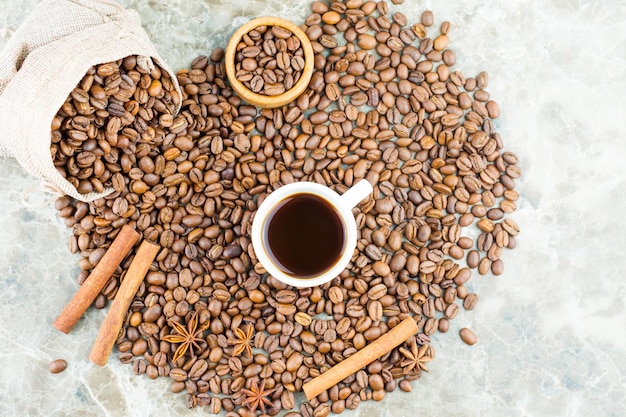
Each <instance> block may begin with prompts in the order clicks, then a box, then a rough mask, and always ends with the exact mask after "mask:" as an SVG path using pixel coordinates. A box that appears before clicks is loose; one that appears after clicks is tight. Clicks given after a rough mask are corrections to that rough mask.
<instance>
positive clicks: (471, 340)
mask: <svg viewBox="0 0 626 417" xmlns="http://www.w3.org/2000/svg"><path fill="white" fill-rule="evenodd" d="M459 335H460V336H461V340H463V342H465V343H466V344H468V345H473V344H475V343H476V342H477V341H478V339H477V337H476V334H475V333H474V332H473V331H471V330H470V329H468V328H467V327H464V328H462V329H461V330H460V331H459Z"/></svg>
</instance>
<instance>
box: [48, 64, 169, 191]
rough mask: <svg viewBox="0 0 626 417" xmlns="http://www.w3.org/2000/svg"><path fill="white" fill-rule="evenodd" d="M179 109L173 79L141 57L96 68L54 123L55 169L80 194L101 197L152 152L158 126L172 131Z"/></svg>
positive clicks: (53, 156) (82, 82)
mask: <svg viewBox="0 0 626 417" xmlns="http://www.w3.org/2000/svg"><path fill="white" fill-rule="evenodd" d="M179 104H180V97H179V94H178V92H177V91H176V89H175V87H174V84H173V83H172V80H171V79H170V77H169V74H168V73H167V72H166V71H161V69H160V68H159V67H158V66H156V67H155V68H154V70H150V69H149V68H147V66H143V65H138V64H137V56H129V57H126V58H125V59H123V60H119V61H117V62H109V63H105V64H101V65H97V66H94V67H92V68H90V69H89V70H88V72H87V74H86V75H85V77H83V79H82V81H81V82H80V83H79V84H78V85H77V86H76V88H74V90H73V91H72V93H71V94H70V95H69V96H68V97H67V99H66V100H65V103H64V104H63V106H62V107H61V109H60V110H59V112H58V113H57V115H56V117H55V118H54V119H53V121H52V138H51V142H52V144H51V147H50V151H51V154H52V160H53V163H54V165H55V167H57V169H58V170H59V172H60V173H61V174H62V175H64V176H65V178H66V179H67V180H68V181H69V182H70V183H71V184H72V185H74V187H75V188H76V189H77V190H78V192H79V193H81V194H88V193H90V192H92V191H96V192H98V193H101V192H103V191H104V189H105V187H110V186H111V183H112V182H113V181H120V179H121V174H120V173H121V172H128V171H129V170H130V166H131V161H130V156H129V155H135V154H137V153H138V152H139V153H141V152H145V151H146V150H149V148H148V143H150V142H152V141H154V140H156V139H157V137H156V131H155V129H154V126H155V125H157V124H158V125H160V126H162V127H169V126H171V125H172V121H173V116H172V115H173V113H174V112H175V109H176V106H177V105H179ZM137 148H139V150H137ZM116 174H118V175H116ZM116 177H117V178H116Z"/></svg>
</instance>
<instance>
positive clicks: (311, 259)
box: [263, 193, 345, 278]
mask: <svg viewBox="0 0 626 417" xmlns="http://www.w3.org/2000/svg"><path fill="white" fill-rule="evenodd" d="M265 228H266V233H264V234H263V235H264V236H265V240H266V241H265V242H264V246H265V248H266V250H267V254H268V255H269V257H270V258H271V259H272V261H273V262H274V263H275V264H276V266H277V267H278V268H279V269H280V270H282V271H283V272H284V273H285V274H288V275H291V276H294V277H298V278H308V277H315V276H317V275H319V274H322V273H324V272H325V271H327V270H328V269H330V268H331V267H332V266H333V265H334V264H335V263H337V261H338V260H339V258H340V257H341V255H342V253H343V249H344V245H345V231H344V228H345V226H344V224H343V222H342V220H341V217H340V215H339V213H338V212H337V211H336V210H335V208H334V207H333V205H332V204H331V203H329V202H328V201H326V200H325V199H324V198H321V197H319V196H317V195H315V194H309V193H298V194H294V195H292V196H289V197H287V198H285V199H284V200H282V201H280V202H279V203H278V204H276V206H275V207H274V208H273V209H272V210H271V212H270V214H269V215H268V216H267V220H266V222H265Z"/></svg>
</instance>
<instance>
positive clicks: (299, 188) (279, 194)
mask: <svg viewBox="0 0 626 417" xmlns="http://www.w3.org/2000/svg"><path fill="white" fill-rule="evenodd" d="M372 190H373V188H372V185H371V184H370V183H369V181H367V180H361V181H359V182H358V183H356V184H355V185H353V186H352V187H351V188H350V189H348V191H346V192H345V193H343V195H339V194H337V193H336V192H335V191H333V190H332V189H331V188H329V187H326V186H324V185H321V184H317V183H313V182H294V183H291V184H287V185H284V186H282V187H280V188H278V189H277V190H275V191H274V192H272V193H271V194H270V195H269V196H268V197H267V198H266V199H265V200H264V201H263V203H262V204H261V206H260V207H259V208H258V210H257V212H256V214H255V216H254V220H253V222H252V245H253V247H254V252H255V254H256V257H257V259H258V260H259V262H261V265H263V267H264V268H265V270H266V271H267V272H268V273H269V274H271V275H272V276H273V277H274V278H276V279H278V280H280V281H282V282H283V283H285V284H288V285H292V286H294V287H299V288H304V287H313V286H316V285H322V284H324V283H326V282H328V281H331V280H332V279H333V278H336V277H337V276H338V275H339V274H340V273H341V272H342V271H343V270H344V269H345V268H346V266H347V265H348V263H349V262H350V259H351V258H352V255H353V253H354V249H355V248H356V241H357V227H356V222H355V220H354V215H353V214H352V208H353V207H355V206H356V205H357V204H358V203H359V202H361V201H362V200H363V199H365V198H366V197H367V196H368V195H370V194H371V193H372ZM298 194H309V195H311V196H313V197H317V198H319V199H321V200H323V201H324V202H325V203H326V204H327V205H328V206H330V207H332V209H334V211H335V213H336V214H337V217H338V218H339V219H340V222H341V224H342V227H343V247H342V250H341V254H340V256H339V257H338V259H337V260H336V261H335V262H334V263H333V264H332V265H331V266H330V267H328V268H326V269H325V270H323V271H321V272H320V273H319V274H315V275H313V276H307V277H305V278H303V277H299V276H296V275H294V274H292V273H289V272H288V271H285V270H284V269H285V268H284V267H283V266H282V265H279V264H277V262H276V261H275V260H273V259H272V256H271V249H270V248H269V242H268V239H267V235H268V227H269V222H270V220H268V218H269V217H270V216H272V215H273V213H275V212H276V210H279V208H277V206H279V205H280V204H281V202H284V201H285V200H288V199H290V198H292V197H294V196H296V195H298Z"/></svg>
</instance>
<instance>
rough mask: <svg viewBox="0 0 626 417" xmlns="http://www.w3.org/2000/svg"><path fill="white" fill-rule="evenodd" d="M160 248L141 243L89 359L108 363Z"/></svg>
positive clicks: (103, 363) (148, 243) (98, 363)
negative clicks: (130, 308) (133, 302)
mask: <svg viewBox="0 0 626 417" xmlns="http://www.w3.org/2000/svg"><path fill="white" fill-rule="evenodd" d="M159 250H160V247H159V246H157V245H155V244H153V243H150V242H148V241H145V240H144V241H143V242H142V243H141V246H140V247H139V250H138V251H137V254H136V255H135V258H134V259H133V261H132V262H131V264H130V267H129V268H128V271H126V276H124V279H123V280H122V283H121V284H120V287H119V289H118V290H117V294H116V295H115V299H114V300H113V304H112V305H111V309H110V310H109V312H108V314H107V316H106V318H105V319H104V322H103V323H102V326H101V327H100V332H99V333H98V337H97V338H96V341H95V342H94V345H93V348H92V349H91V353H90V354H89V360H90V361H92V362H93V363H95V364H97V365H100V366H104V365H105V364H106V362H107V359H108V358H109V354H110V353H111V349H113V345H114V344H115V340H116V339H117V337H118V334H119V332H120V330H121V328H122V325H123V324H124V317H125V316H126V312H127V311H128V308H129V307H130V304H131V302H132V301H133V298H134V297H135V294H136V293H137V290H138V289H139V285H141V282H142V281H143V279H144V277H145V276H146V273H147V272H148V269H149V268H150V264H151V263H152V261H153V260H154V258H155V257H156V255H157V253H158V252H159Z"/></svg>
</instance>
